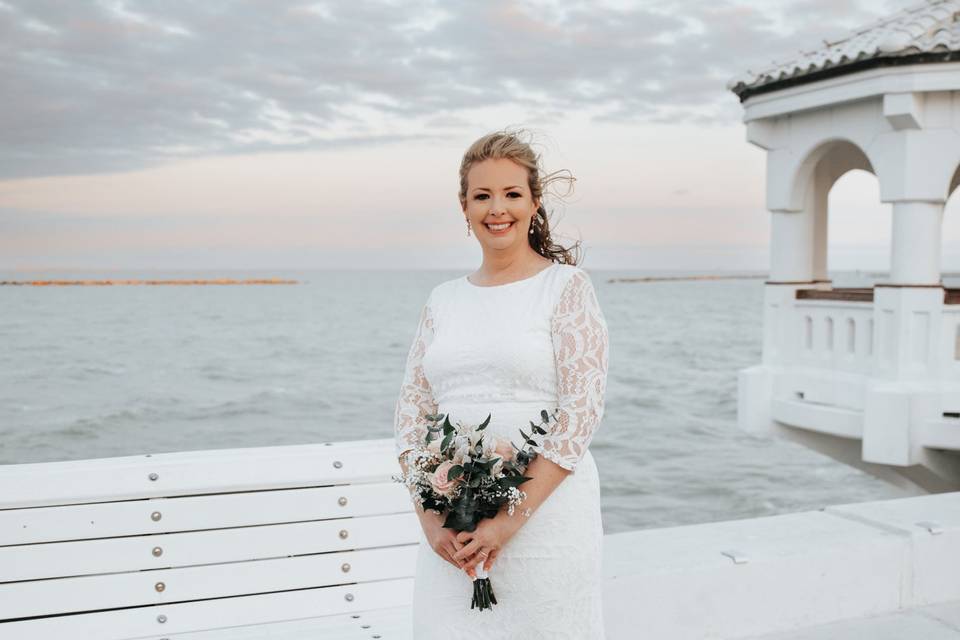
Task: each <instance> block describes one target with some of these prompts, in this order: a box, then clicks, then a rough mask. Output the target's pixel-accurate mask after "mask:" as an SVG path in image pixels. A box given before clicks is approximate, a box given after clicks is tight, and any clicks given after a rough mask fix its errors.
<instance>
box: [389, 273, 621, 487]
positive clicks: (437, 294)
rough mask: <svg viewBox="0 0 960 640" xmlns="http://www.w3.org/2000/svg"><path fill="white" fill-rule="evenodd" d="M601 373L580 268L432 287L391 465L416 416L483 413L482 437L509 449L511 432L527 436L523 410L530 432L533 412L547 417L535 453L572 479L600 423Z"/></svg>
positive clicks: (594, 311) (602, 352)
mask: <svg viewBox="0 0 960 640" xmlns="http://www.w3.org/2000/svg"><path fill="white" fill-rule="evenodd" d="M607 368H608V333H607V325H606V321H605V319H604V316H603V313H602V311H601V309H600V305H599V303H598V300H597V297H596V293H595V291H594V288H593V284H592V282H591V280H590V277H589V275H588V274H587V273H586V272H585V271H584V270H582V269H581V268H579V267H576V266H573V265H566V264H559V263H555V264H553V265H551V266H549V267H547V268H546V269H543V270H542V271H540V272H539V273H537V274H535V275H534V276H531V277H529V278H525V279H523V280H518V281H516V282H511V283H507V284H504V285H498V286H490V287H481V286H477V285H474V284H473V283H471V282H470V281H469V280H468V279H467V277H466V276H463V277H461V278H458V279H455V280H449V281H447V282H444V283H441V284H439V285H437V286H436V287H434V289H433V290H432V291H431V292H430V295H429V296H428V298H427V302H426V304H425V305H424V307H423V310H422V312H421V314H420V321H419V323H418V326H417V330H416V334H415V336H414V340H413V344H412V345H411V347H410V350H409V352H408V355H407V362H406V369H405V373H404V378H403V384H402V386H401V389H400V395H399V398H398V400H397V404H396V410H395V416H394V435H395V442H396V452H397V455H398V456H400V455H402V454H403V453H404V452H405V451H407V450H409V449H410V448H411V447H412V446H413V444H414V443H416V442H417V441H422V439H423V437H424V435H425V423H424V421H423V416H424V415H426V414H431V413H436V412H438V411H443V410H444V408H445V407H446V408H448V409H449V408H451V407H453V408H454V410H455V411H457V413H453V411H451V419H457V418H463V417H466V416H469V417H470V419H482V418H483V417H485V416H486V413H488V412H492V413H493V419H492V421H491V425H490V427H489V429H490V431H492V432H494V433H497V434H498V435H504V436H506V437H508V438H510V439H514V441H515V442H517V443H518V444H520V442H519V440H518V439H517V436H518V431H517V428H518V427H528V426H529V425H528V422H526V421H518V419H517V416H519V415H521V414H523V411H522V410H523V409H526V413H525V414H523V415H529V419H532V420H534V421H536V422H539V420H540V418H539V409H540V408H544V409H548V410H554V409H556V410H558V411H557V417H558V420H557V422H556V423H552V426H551V429H550V431H549V433H548V434H547V435H546V436H544V441H543V450H542V453H543V456H544V457H545V458H547V459H549V460H552V461H553V462H555V463H556V464H558V465H560V466H561V467H563V468H565V469H568V470H571V471H575V470H576V467H577V464H578V463H579V462H580V461H581V460H582V459H583V456H584V454H585V453H586V451H587V447H588V446H589V444H590V441H591V439H592V438H593V436H594V434H595V432H596V430H597V427H598V426H599V424H600V420H601V418H602V417H603V411H604V393H605V390H606V380H607ZM498 407H500V408H501V409H503V411H500V412H499V413H498ZM508 407H511V408H512V411H508V410H507V409H508ZM471 408H476V409H477V411H478V413H476V414H472V415H470V409H471ZM480 414H482V415H480ZM498 417H501V418H502V420H498ZM527 430H528V429H527Z"/></svg>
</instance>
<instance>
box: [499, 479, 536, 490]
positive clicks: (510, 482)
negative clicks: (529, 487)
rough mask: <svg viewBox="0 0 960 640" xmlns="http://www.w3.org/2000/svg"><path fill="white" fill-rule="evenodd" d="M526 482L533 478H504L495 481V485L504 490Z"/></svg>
mask: <svg viewBox="0 0 960 640" xmlns="http://www.w3.org/2000/svg"><path fill="white" fill-rule="evenodd" d="M527 480H533V478H530V477H527V476H504V477H502V478H500V479H499V480H497V483H498V484H499V485H500V486H501V487H503V488H504V489H506V488H508V487H519V486H520V485H522V484H523V483H524V482H526V481H527Z"/></svg>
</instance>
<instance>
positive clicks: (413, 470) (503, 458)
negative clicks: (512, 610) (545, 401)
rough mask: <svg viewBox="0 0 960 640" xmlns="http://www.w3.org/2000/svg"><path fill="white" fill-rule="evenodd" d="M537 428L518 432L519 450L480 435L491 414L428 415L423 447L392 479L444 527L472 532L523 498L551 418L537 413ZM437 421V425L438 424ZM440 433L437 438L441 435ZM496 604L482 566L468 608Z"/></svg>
mask: <svg viewBox="0 0 960 640" xmlns="http://www.w3.org/2000/svg"><path fill="white" fill-rule="evenodd" d="M540 417H541V419H542V421H541V423H540V424H539V425H538V424H535V423H534V422H533V421H530V428H531V431H532V432H531V433H530V434H529V435H528V434H526V433H524V431H523V429H520V430H519V431H520V435H521V436H522V438H523V447H517V445H515V444H514V443H513V442H512V441H504V440H502V439H500V438H497V436H495V435H488V434H485V433H484V429H486V428H487V425H488V424H490V415H487V418H486V419H485V420H484V421H483V422H481V423H480V424H479V425H471V424H463V423H460V422H457V423H456V425H454V424H451V423H450V417H449V415H444V414H442V413H439V414H435V415H428V416H426V417H425V419H426V420H427V421H428V422H429V423H431V424H429V425H428V427H427V434H426V436H425V438H424V441H423V443H421V444H419V446H417V447H415V448H414V449H412V450H411V451H410V452H409V453H408V454H407V457H406V458H405V460H406V463H407V472H406V473H405V474H403V475H401V476H394V477H393V479H394V480H396V481H397V482H402V483H404V484H405V485H407V487H409V488H411V489H412V492H411V493H412V494H413V496H414V499H415V500H416V501H417V503H419V504H420V505H421V506H422V507H423V509H432V510H434V511H436V512H438V513H440V514H444V513H446V519H445V520H444V523H443V526H444V527H446V528H449V529H453V530H454V531H457V532H460V531H473V530H475V529H476V528H477V523H479V522H480V521H481V520H482V519H483V518H493V517H494V516H496V515H497V513H498V512H499V511H500V508H501V507H503V506H504V505H506V506H507V513H508V514H509V515H511V516H512V515H513V511H514V508H515V507H516V506H517V505H519V504H520V503H521V502H522V501H523V499H524V498H525V497H526V494H525V493H524V492H523V491H520V490H519V489H518V487H519V486H520V485H521V484H523V483H524V482H526V481H527V480H531V479H532V478H529V477H527V476H525V475H523V474H524V472H525V471H526V468H527V466H528V465H529V464H530V462H531V461H532V460H533V459H534V458H536V456H537V451H538V450H539V449H540V447H541V446H542V441H541V439H540V436H543V435H546V433H547V430H546V429H545V428H544V426H545V425H547V424H549V421H550V419H551V418H552V419H554V420H556V416H553V415H550V414H548V413H547V412H546V411H541V412H540ZM441 422H442V424H441ZM441 434H442V435H441ZM496 603H497V598H496V596H495V595H494V593H493V589H492V587H491V585H490V578H489V577H488V576H487V572H486V570H485V569H484V568H483V563H482V562H481V563H480V564H479V565H477V567H476V577H475V578H474V579H473V600H472V602H471V603H470V608H471V609H473V608H474V607H479V608H480V610H481V611H482V610H484V609H489V608H491V607H492V605H494V604H496Z"/></svg>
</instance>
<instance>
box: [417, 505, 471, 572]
mask: <svg viewBox="0 0 960 640" xmlns="http://www.w3.org/2000/svg"><path fill="white" fill-rule="evenodd" d="M417 515H418V516H419V517H420V526H421V527H423V533H424V535H425V536H426V538H427V542H429V543H430V547H431V548H432V549H433V550H434V551H436V552H437V555H438V556H440V557H441V558H443V559H444V560H446V561H447V562H449V563H450V564H452V565H453V566H455V567H456V568H457V569H460V568H462V566H463V563H462V562H461V561H458V560H454V558H453V554H455V553H457V552H458V551H460V549H462V548H463V544H461V543H460V541H458V540H457V536H456V534H457V532H456V531H454V530H453V529H444V528H443V521H444V517H443V516H442V515H440V514H438V513H437V512H436V511H430V510H428V509H427V510H423V511H418V512H417Z"/></svg>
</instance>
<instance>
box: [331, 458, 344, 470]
mask: <svg viewBox="0 0 960 640" xmlns="http://www.w3.org/2000/svg"><path fill="white" fill-rule="evenodd" d="M342 466H343V463H342V462H340V461H339V460H334V461H333V468H334V469H339V468H340V467H342Z"/></svg>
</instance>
